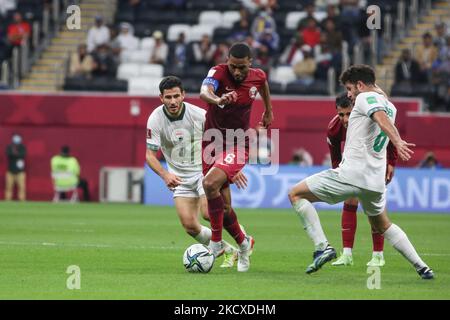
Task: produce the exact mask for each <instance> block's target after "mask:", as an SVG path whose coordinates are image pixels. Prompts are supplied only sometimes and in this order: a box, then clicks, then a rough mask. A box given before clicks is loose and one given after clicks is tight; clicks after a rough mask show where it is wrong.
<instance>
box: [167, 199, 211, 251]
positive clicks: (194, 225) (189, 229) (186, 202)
mask: <svg viewBox="0 0 450 320" xmlns="http://www.w3.org/2000/svg"><path fill="white" fill-rule="evenodd" d="M174 202H175V208H176V210H177V214H178V217H179V219H180V222H181V225H182V226H183V228H184V230H185V231H186V233H187V234H189V235H190V236H191V237H193V238H194V239H195V240H197V241H198V242H199V243H202V244H204V245H208V244H209V241H210V240H211V229H209V228H207V227H205V226H202V225H201V224H200V223H199V221H198V209H199V198H194V197H175V198H174ZM200 205H201V200H200Z"/></svg>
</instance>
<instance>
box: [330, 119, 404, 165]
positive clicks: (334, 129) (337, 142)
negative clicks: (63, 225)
mask: <svg viewBox="0 0 450 320" xmlns="http://www.w3.org/2000/svg"><path fill="white" fill-rule="evenodd" d="M346 135H347V128H345V127H344V125H343V124H342V121H341V120H340V119H339V115H336V116H335V117H334V118H333V119H331V121H330V123H329V124H328V130H327V142H328V147H329V148H330V155H331V164H332V167H333V169H334V168H337V167H339V163H341V160H342V150H343V149H344V144H345V138H346ZM386 152H387V161H388V164H390V165H392V166H394V167H395V165H396V163H397V159H398V154H397V149H396V148H395V147H394V145H393V144H392V142H391V141H389V144H388V145H387V150H386Z"/></svg>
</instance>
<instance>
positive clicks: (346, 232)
mask: <svg viewBox="0 0 450 320" xmlns="http://www.w3.org/2000/svg"><path fill="white" fill-rule="evenodd" d="M357 211H358V200H357V199H349V200H347V201H345V202H344V207H343V208H342V217H341V226H342V247H343V248H344V249H343V252H342V254H341V256H340V257H339V258H338V259H337V260H336V261H335V262H333V263H332V264H331V265H333V266H352V265H353V255H352V249H353V244H354V242H355V233H356V225H357V217H356V212H357Z"/></svg>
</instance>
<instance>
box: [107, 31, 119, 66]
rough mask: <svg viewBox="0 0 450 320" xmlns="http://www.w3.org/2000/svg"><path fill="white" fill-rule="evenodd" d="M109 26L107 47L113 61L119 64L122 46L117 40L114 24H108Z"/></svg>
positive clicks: (117, 34)
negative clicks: (109, 49)
mask: <svg viewBox="0 0 450 320" xmlns="http://www.w3.org/2000/svg"><path fill="white" fill-rule="evenodd" d="M108 28H109V38H110V41H109V44H108V45H109V47H110V48H111V54H112V56H113V59H114V63H115V64H116V65H119V64H120V63H121V55H120V54H121V53H122V47H121V43H120V41H119V30H118V29H117V28H116V27H114V26H108Z"/></svg>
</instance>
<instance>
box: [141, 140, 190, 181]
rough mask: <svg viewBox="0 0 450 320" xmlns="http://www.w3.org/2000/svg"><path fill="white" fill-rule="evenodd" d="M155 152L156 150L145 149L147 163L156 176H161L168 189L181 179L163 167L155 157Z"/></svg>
mask: <svg viewBox="0 0 450 320" xmlns="http://www.w3.org/2000/svg"><path fill="white" fill-rule="evenodd" d="M157 152H158V151H157V150H152V149H147V152H146V154H145V158H146V160H147V164H148V166H149V167H150V168H151V169H152V170H153V172H155V173H156V174H157V175H158V176H160V177H161V179H163V180H164V182H165V184H166V186H167V187H168V188H169V189H173V188H175V187H176V186H178V185H179V184H180V183H181V182H182V181H181V179H180V178H179V177H177V176H176V175H174V174H173V173H170V172H169V171H167V170H166V169H164V168H163V166H162V165H161V162H159V160H158V158H157V157H156V154H157Z"/></svg>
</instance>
